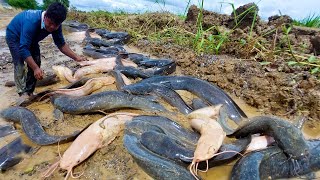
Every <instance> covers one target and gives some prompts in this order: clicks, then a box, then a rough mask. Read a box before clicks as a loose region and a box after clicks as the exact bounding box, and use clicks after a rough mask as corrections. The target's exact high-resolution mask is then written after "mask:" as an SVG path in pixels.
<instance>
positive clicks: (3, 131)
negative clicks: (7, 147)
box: [0, 124, 17, 138]
mask: <svg viewBox="0 0 320 180" xmlns="http://www.w3.org/2000/svg"><path fill="white" fill-rule="evenodd" d="M15 132H17V131H16V130H15V129H14V127H13V126H12V125H11V124H6V125H2V126H0V138H1V137H5V136H7V135H9V134H13V133H15Z"/></svg>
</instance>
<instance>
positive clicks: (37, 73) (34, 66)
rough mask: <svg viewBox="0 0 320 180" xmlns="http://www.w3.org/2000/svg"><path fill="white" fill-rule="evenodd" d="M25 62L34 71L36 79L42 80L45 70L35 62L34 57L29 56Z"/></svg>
mask: <svg viewBox="0 0 320 180" xmlns="http://www.w3.org/2000/svg"><path fill="white" fill-rule="evenodd" d="M25 62H26V63H27V64H28V66H29V67H30V68H31V69H32V70H33V75H34V77H35V78H36V79H38V80H41V79H42V78H43V70H42V69H40V67H39V66H38V65H37V64H36V62H34V60H33V58H32V56H28V57H27V58H26V59H25Z"/></svg>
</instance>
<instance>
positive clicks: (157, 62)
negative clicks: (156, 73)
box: [139, 59, 174, 68]
mask: <svg viewBox="0 0 320 180" xmlns="http://www.w3.org/2000/svg"><path fill="white" fill-rule="evenodd" d="M173 63H174V61H173V60H171V59H149V60H143V61H140V62H139V65H140V66H143V67H146V68H150V67H164V66H168V65H171V64H173Z"/></svg>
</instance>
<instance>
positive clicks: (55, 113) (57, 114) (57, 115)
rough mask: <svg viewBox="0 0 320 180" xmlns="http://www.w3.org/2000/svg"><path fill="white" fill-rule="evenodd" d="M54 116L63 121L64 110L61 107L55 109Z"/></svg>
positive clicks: (56, 119) (55, 118)
mask: <svg viewBox="0 0 320 180" xmlns="http://www.w3.org/2000/svg"><path fill="white" fill-rule="evenodd" d="M53 118H54V120H55V121H63V119H64V116H63V112H62V111H61V110H59V109H56V108H55V109H54V110H53Z"/></svg>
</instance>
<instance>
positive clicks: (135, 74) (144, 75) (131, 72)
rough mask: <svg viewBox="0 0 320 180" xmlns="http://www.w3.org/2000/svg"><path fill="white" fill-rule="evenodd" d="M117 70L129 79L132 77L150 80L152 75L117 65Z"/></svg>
mask: <svg viewBox="0 0 320 180" xmlns="http://www.w3.org/2000/svg"><path fill="white" fill-rule="evenodd" d="M114 69H115V70H117V71H120V72H121V73H122V74H124V75H125V76H127V77H131V78H134V79H136V78H138V77H140V78H142V79H145V78H149V77H150V75H149V74H147V73H145V72H144V71H143V70H140V69H137V68H134V67H131V66H121V65H117V66H116V67H115V68H114Z"/></svg>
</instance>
